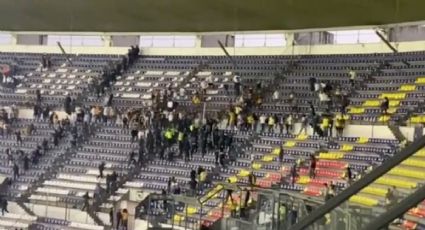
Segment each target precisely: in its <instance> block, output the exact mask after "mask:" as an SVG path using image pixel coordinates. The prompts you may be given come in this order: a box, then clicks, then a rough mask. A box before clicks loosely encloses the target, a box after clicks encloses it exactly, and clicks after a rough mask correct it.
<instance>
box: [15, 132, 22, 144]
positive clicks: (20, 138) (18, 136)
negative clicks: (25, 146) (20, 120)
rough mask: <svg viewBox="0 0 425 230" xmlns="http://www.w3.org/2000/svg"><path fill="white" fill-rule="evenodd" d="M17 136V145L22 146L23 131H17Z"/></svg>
mask: <svg viewBox="0 0 425 230" xmlns="http://www.w3.org/2000/svg"><path fill="white" fill-rule="evenodd" d="M15 135H16V143H17V144H20V145H22V136H21V131H20V130H18V131H16V132H15Z"/></svg>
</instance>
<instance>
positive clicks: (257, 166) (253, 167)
mask: <svg viewBox="0 0 425 230" xmlns="http://www.w3.org/2000/svg"><path fill="white" fill-rule="evenodd" d="M261 166H262V165H261V164H260V163H253V164H252V165H251V167H252V169H255V170H259V169H261Z"/></svg>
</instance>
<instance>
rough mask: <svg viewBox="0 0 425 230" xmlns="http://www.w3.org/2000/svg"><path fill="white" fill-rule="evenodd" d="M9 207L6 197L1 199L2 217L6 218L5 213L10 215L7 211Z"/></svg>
mask: <svg viewBox="0 0 425 230" xmlns="http://www.w3.org/2000/svg"><path fill="white" fill-rule="evenodd" d="M7 205H8V202H7V199H6V197H2V198H1V199H0V208H1V215H2V216H4V212H7V213H9V211H8V210H7Z"/></svg>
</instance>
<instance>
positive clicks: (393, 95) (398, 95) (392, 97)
mask: <svg viewBox="0 0 425 230" xmlns="http://www.w3.org/2000/svg"><path fill="white" fill-rule="evenodd" d="M379 98H381V99H384V98H388V99H389V100H403V99H404V98H406V93H383V94H381V95H380V96H379Z"/></svg>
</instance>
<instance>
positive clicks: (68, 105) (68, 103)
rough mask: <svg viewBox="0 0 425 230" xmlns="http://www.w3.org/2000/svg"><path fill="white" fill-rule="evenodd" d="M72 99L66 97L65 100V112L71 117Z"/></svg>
mask: <svg viewBox="0 0 425 230" xmlns="http://www.w3.org/2000/svg"><path fill="white" fill-rule="evenodd" d="M71 101H72V100H71V97H70V96H66V98H65V102H64V106H63V107H64V109H65V112H66V113H67V114H68V115H71V112H72V111H71Z"/></svg>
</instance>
